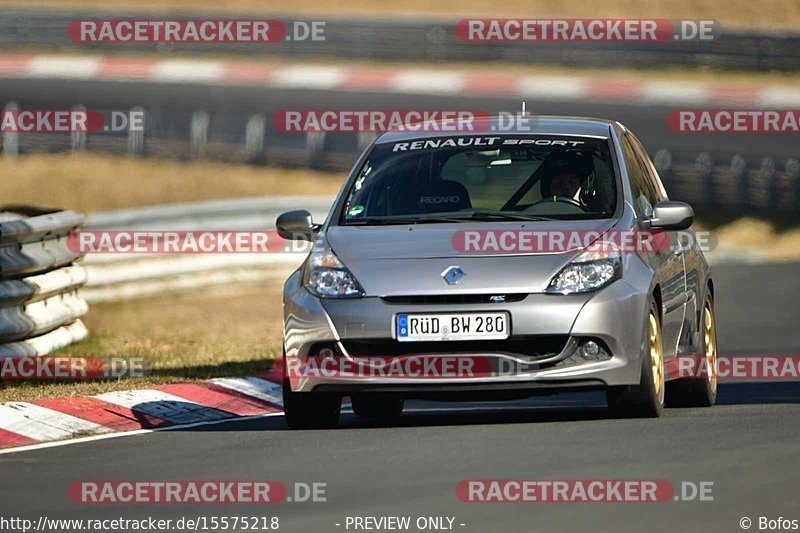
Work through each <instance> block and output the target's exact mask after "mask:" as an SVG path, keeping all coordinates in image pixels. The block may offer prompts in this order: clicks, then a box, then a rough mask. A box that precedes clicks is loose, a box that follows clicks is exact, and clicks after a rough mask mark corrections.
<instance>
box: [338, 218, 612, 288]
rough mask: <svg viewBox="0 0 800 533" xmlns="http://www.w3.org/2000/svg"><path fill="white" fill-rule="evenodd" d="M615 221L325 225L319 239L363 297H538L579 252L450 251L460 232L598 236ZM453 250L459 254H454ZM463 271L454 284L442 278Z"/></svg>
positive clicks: (577, 250)
mask: <svg viewBox="0 0 800 533" xmlns="http://www.w3.org/2000/svg"><path fill="white" fill-rule="evenodd" d="M615 222H616V221H615V220H611V219H603V220H581V221H558V222H536V223H529V222H526V223H517V222H510V223H505V222H499V223H491V224H486V223H459V224H447V223H443V224H418V225H403V226H331V227H329V228H328V230H327V232H326V236H325V238H326V239H327V241H328V244H329V245H330V247H331V248H332V249H333V251H334V252H335V253H336V255H337V256H338V257H339V259H340V260H341V261H342V262H343V263H344V264H345V266H347V268H348V269H350V271H351V272H352V273H353V274H354V275H355V277H356V279H357V280H358V281H359V283H360V284H361V286H362V288H363V289H364V291H365V292H366V294H367V295H368V296H401V295H405V296H409V295H422V294H428V295H435V294H455V293H459V294H476V293H492V294H495V293H497V294H503V293H536V292H543V290H544V288H545V287H546V286H547V283H548V282H549V281H550V279H551V278H552V277H553V276H554V275H555V274H556V273H557V272H558V271H559V270H560V269H561V268H562V267H563V266H564V265H565V264H566V263H568V262H569V261H570V260H571V259H572V258H573V257H575V256H576V255H578V254H579V253H580V251H581V250H580V249H576V250H574V251H569V252H567V253H526V254H518V253H513V254H512V253H496V252H488V253H476V252H465V251H461V249H460V248H459V247H458V246H454V240H453V239H454V234H455V233H456V232H460V231H462V230H463V231H474V230H477V231H485V230H491V231H505V230H512V231H513V230H520V229H522V230H535V231H576V232H587V231H592V232H597V233H598V234H602V233H604V232H606V231H608V230H609V229H611V228H612V227H613V225H614V223H615ZM457 248H459V249H457ZM451 266H458V267H460V269H461V270H462V271H463V272H464V274H465V275H464V276H463V278H462V279H461V280H460V281H459V282H458V283H457V284H454V285H450V284H448V283H447V282H446V281H445V279H444V278H443V277H442V273H443V272H444V271H445V270H447V269H448V268H449V267H451Z"/></svg>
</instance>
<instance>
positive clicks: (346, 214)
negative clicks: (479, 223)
mask: <svg viewBox="0 0 800 533" xmlns="http://www.w3.org/2000/svg"><path fill="white" fill-rule="evenodd" d="M616 190H617V185H616V178H615V175H614V170H613V165H612V163H611V156H610V153H609V149H608V140H607V139H597V138H591V137H559V136H519V137H510V136H489V135H486V136H468V137H463V136H462V137H436V138H431V139H420V140H413V141H403V142H392V143H384V144H377V145H376V146H375V147H374V148H373V150H372V151H371V152H370V154H369V157H368V158H367V160H366V161H365V162H364V164H363V166H362V167H361V169H360V170H359V172H358V175H357V177H356V179H355V180H354V181H353V183H352V185H351V187H350V190H349V191H348V192H347V195H346V200H345V205H344V209H343V212H342V217H341V221H340V223H341V224H343V225H379V224H393V223H394V224H409V223H426V222H429V223H435V222H460V221H470V220H486V221H504V220H551V219H558V220H569V219H586V218H609V217H611V216H612V215H613V213H614V209H615V206H616V198H617V193H616Z"/></svg>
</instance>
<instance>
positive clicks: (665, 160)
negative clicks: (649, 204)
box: [653, 148, 672, 188]
mask: <svg viewBox="0 0 800 533" xmlns="http://www.w3.org/2000/svg"><path fill="white" fill-rule="evenodd" d="M653 166H655V167H656V172H658V176H659V177H660V178H661V181H662V182H663V183H664V187H666V188H669V185H670V184H671V179H672V154H670V153H669V151H668V150H665V149H664V148H662V149H661V150H659V151H657V152H656V153H655V155H654V156H653Z"/></svg>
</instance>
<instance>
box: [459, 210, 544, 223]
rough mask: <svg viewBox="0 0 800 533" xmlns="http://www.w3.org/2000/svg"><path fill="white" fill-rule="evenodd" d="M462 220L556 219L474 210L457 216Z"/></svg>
mask: <svg viewBox="0 0 800 533" xmlns="http://www.w3.org/2000/svg"><path fill="white" fill-rule="evenodd" d="M459 219H463V220H545V221H547V220H558V219H557V218H549V217H541V216H536V215H522V214H519V215H517V214H514V213H499V212H486V211H475V212H474V213H472V214H471V215H469V216H466V217H459Z"/></svg>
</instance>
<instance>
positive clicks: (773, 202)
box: [758, 157, 780, 210]
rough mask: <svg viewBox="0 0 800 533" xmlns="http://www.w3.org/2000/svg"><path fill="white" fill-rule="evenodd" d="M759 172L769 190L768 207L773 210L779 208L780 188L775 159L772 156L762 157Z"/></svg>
mask: <svg viewBox="0 0 800 533" xmlns="http://www.w3.org/2000/svg"><path fill="white" fill-rule="evenodd" d="M758 174H759V178H760V179H761V183H762V184H763V185H764V186H765V188H766V191H767V208H768V209H771V210H776V209H778V204H779V202H780V195H779V193H780V190H779V188H778V173H777V172H776V170H775V160H774V159H772V158H771V157H765V158H764V159H762V160H761V168H760V169H759V171H758Z"/></svg>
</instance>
